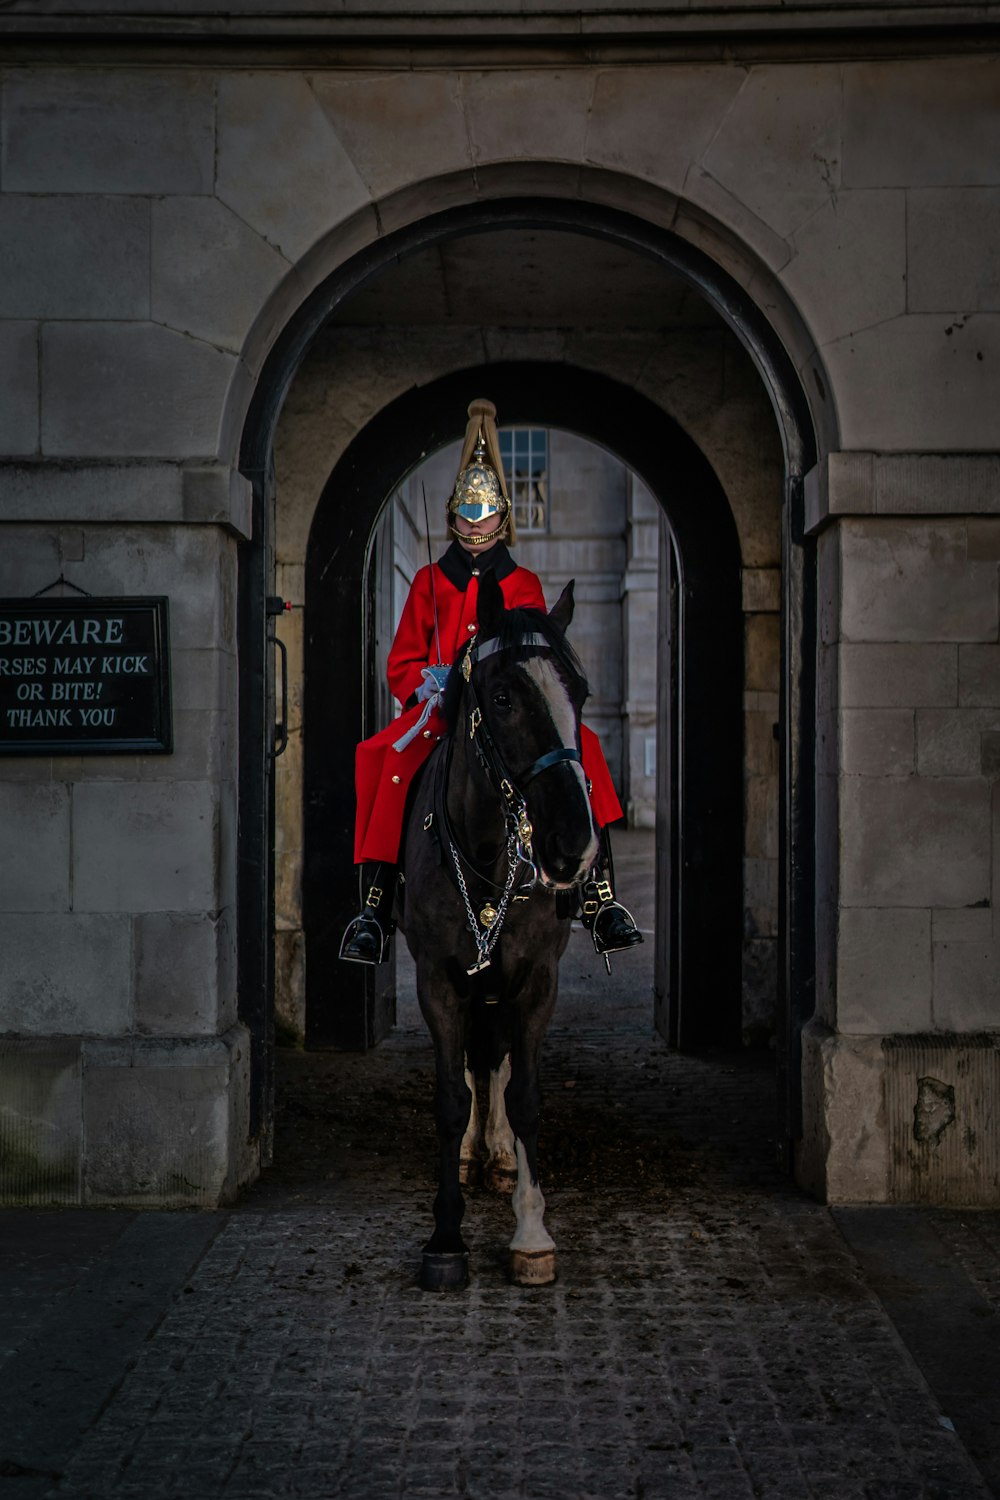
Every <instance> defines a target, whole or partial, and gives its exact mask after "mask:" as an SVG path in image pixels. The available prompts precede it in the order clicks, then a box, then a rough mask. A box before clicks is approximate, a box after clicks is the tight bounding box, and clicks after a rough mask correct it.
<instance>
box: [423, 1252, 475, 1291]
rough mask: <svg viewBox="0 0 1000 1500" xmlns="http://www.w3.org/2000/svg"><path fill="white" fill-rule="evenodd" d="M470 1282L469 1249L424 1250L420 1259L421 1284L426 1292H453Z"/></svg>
mask: <svg viewBox="0 0 1000 1500" xmlns="http://www.w3.org/2000/svg"><path fill="white" fill-rule="evenodd" d="M468 1284H469V1253H468V1251H464V1252H462V1251H452V1252H451V1253H442V1252H440V1251H435V1250H425V1251H424V1253H423V1256H422V1258H421V1261H420V1285H421V1286H422V1287H423V1289H424V1291H425V1292H453V1291H458V1290H459V1289H460V1288H461V1287H463V1286H468Z"/></svg>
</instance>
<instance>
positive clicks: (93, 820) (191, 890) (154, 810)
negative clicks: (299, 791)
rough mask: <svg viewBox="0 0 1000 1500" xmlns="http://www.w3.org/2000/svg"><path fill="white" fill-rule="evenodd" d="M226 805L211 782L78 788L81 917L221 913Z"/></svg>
mask: <svg viewBox="0 0 1000 1500" xmlns="http://www.w3.org/2000/svg"><path fill="white" fill-rule="evenodd" d="M219 800H220V789H219V788H218V787H217V786H215V785H213V784H212V783H210V782H190V781H178V782H168V781H150V782H144V783H141V784H137V785H135V784H134V785H129V784H128V783H125V784H124V785H109V784H107V783H102V782H95V783H91V784H88V785H86V786H79V787H77V788H76V790H75V792H74V796H73V905H74V909H75V910H77V911H81V912H144V911H175V912H191V911H197V912H214V911H218V910H219V908H220V907H221V906H222V905H224V901H223V900H222V899H220V890H219V885H220V869H219V858H220V832H219Z"/></svg>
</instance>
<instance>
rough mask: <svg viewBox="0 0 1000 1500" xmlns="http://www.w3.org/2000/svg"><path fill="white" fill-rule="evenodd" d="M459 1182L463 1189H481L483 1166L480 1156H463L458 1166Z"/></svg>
mask: <svg viewBox="0 0 1000 1500" xmlns="http://www.w3.org/2000/svg"><path fill="white" fill-rule="evenodd" d="M458 1180H459V1182H460V1183H461V1185H462V1187H479V1186H480V1185H481V1184H482V1180H483V1164H482V1162H481V1161H480V1160H479V1157H478V1156H463V1157H462V1159H461V1161H460V1162H459V1164H458Z"/></svg>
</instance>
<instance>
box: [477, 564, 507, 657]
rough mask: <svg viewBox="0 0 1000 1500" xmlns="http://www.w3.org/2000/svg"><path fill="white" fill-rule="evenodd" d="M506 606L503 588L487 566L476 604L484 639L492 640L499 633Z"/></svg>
mask: <svg viewBox="0 0 1000 1500" xmlns="http://www.w3.org/2000/svg"><path fill="white" fill-rule="evenodd" d="M504 608H505V605H504V602H503V590H502V589H501V587H500V585H499V583H498V582H497V576H496V574H495V573H494V571H493V569H492V568H487V570H486V572H485V573H484V574H483V575H482V577H481V578H480V580H479V600H478V603H477V605H476V616H477V619H478V621H479V634H480V637H481V639H482V640H484V641H491V640H492V639H493V637H494V636H496V635H499V633H500V627H501V625H502V624H503V613H504Z"/></svg>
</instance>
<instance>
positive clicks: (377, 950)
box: [340, 907, 395, 964]
mask: <svg viewBox="0 0 1000 1500" xmlns="http://www.w3.org/2000/svg"><path fill="white" fill-rule="evenodd" d="M394 926H395V924H394V923H390V924H389V931H388V932H387V931H386V930H385V929H384V928H383V926H382V924H381V922H380V921H379V919H378V917H377V916H376V915H375V913H374V912H373V911H372V910H371V908H370V907H366V908H365V910H364V911H363V912H360V913H359V914H358V916H356V917H354V918H352V920H351V921H350V922H348V924H347V929H346V931H345V932H344V936H343V938H342V939H341V943H340V957H341V958H342V959H344V960H345V961H346V962H347V963H352V964H381V963H384V962H385V955H386V950H387V948H388V947H389V939H390V937H391V936H392V931H393V927H394ZM359 939H370V941H368V942H365V941H362V942H360V943H359V941H358V940H359Z"/></svg>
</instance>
